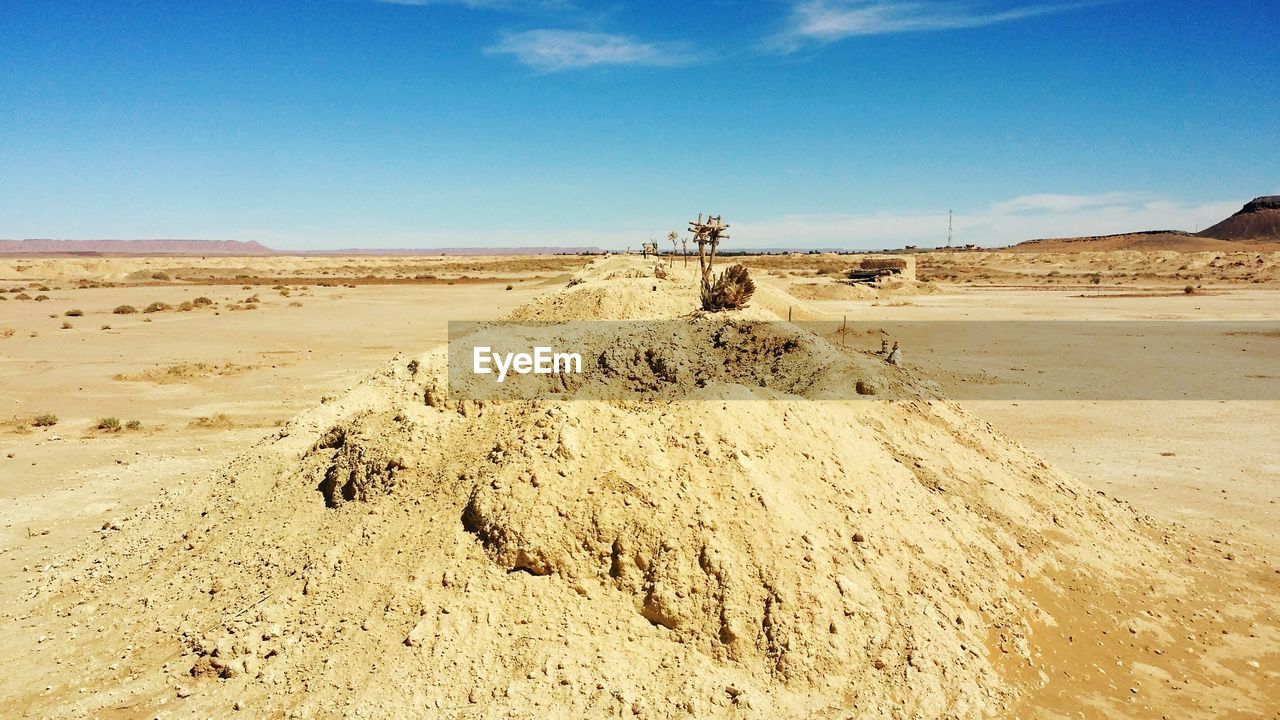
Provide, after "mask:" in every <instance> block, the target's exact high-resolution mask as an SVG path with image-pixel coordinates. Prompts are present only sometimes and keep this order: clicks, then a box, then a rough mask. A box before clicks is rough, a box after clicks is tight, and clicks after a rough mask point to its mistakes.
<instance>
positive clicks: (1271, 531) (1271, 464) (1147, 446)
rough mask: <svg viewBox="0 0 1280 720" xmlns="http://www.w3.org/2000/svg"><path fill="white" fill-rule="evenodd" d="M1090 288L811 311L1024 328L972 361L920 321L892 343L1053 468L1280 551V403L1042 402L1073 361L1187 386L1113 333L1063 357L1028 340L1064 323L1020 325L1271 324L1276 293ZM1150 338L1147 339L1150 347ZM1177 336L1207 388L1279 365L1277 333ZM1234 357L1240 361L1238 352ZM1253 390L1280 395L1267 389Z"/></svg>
mask: <svg viewBox="0 0 1280 720" xmlns="http://www.w3.org/2000/svg"><path fill="white" fill-rule="evenodd" d="M1095 292H1096V291H1093V290H1087V291H1081V290H1044V289H1026V288H1023V289H1015V288H987V289H975V288H966V287H963V286H948V287H946V288H944V290H943V293H942V294H937V295H928V296H916V297H909V298H902V299H898V300H864V301H851V302H839V301H817V302H813V301H811V302H810V304H811V305H813V306H815V307H816V308H818V309H819V310H820V311H822V312H824V313H827V314H829V315H830V316H834V317H844V316H849V317H852V318H860V319H861V320H862V321H866V322H870V321H875V320H884V321H887V322H902V321H905V322H907V323H909V322H911V321H974V320H991V321H996V320H1011V321H1021V322H1020V323H1019V327H1020V328H1025V329H1027V330H1029V331H1030V333H1029V334H1028V336H1026V337H1024V338H1023V339H1022V344H1021V345H1017V344H1006V345H1002V346H997V347H995V348H994V349H993V351H992V353H991V354H990V355H987V356H984V357H982V358H981V359H980V360H978V361H975V362H973V363H971V364H967V363H966V362H965V358H964V357H962V356H961V355H960V354H959V353H958V352H957V351H956V349H955V347H953V346H949V345H948V344H947V343H948V340H953V339H954V338H947V337H938V336H931V335H930V334H929V332H928V331H929V330H931V329H932V328H931V327H930V326H920V327H918V328H917V327H915V326H912V325H909V324H905V325H902V326H897V327H902V328H905V332H904V334H902V335H901V336H899V337H900V339H901V342H902V344H903V347H904V351H905V354H906V357H907V359H908V364H914V365H917V366H918V367H921V368H923V369H926V371H927V372H929V373H930V375H931V376H932V377H934V378H936V379H938V381H939V382H940V384H941V385H942V387H943V389H944V390H945V391H946V392H947V393H948V394H949V395H950V396H952V397H956V398H959V401H960V403H961V404H962V405H964V406H965V407H966V408H968V409H970V410H972V411H973V412H974V413H975V414H977V415H978V416H980V417H982V418H984V419H986V420H988V421H990V422H992V423H993V424H994V425H995V426H996V427H998V428H1000V430H1001V431H1003V432H1005V433H1007V434H1008V435H1009V436H1010V437H1013V438H1015V439H1017V440H1019V441H1020V442H1022V443H1023V444H1025V445H1026V446H1027V447H1029V448H1031V449H1033V450H1034V451H1036V452H1037V453H1040V454H1041V455H1043V456H1045V457H1046V458H1048V459H1049V460H1050V461H1052V462H1053V463H1054V464H1055V465H1057V466H1059V467H1062V468H1064V469H1066V470H1068V471H1070V472H1072V473H1073V474H1075V475H1076V476H1077V477H1080V478H1081V479H1084V480H1086V481H1088V482H1090V483H1091V484H1092V485H1094V486H1095V487H1097V488H1099V489H1102V490H1105V491H1107V492H1109V493H1114V494H1116V495H1118V496H1119V497H1123V498H1125V499H1128V500H1131V501H1133V502H1134V503H1135V504H1136V505H1137V506H1139V507H1141V508H1143V509H1145V510H1147V511H1149V512H1151V513H1153V514H1155V515H1157V516H1159V517H1162V518H1165V519H1168V520H1174V521H1177V522H1182V523H1190V524H1195V525H1198V526H1199V527H1200V528H1202V529H1204V530H1206V531H1207V532H1210V533H1211V534H1213V535H1214V536H1215V537H1223V538H1228V537H1239V538H1242V539H1247V540H1248V541H1250V542H1255V543H1265V544H1268V545H1269V546H1270V547H1272V548H1276V547H1280V505H1277V502H1278V501H1280V462H1278V461H1277V459H1276V455H1275V452H1274V448H1275V447H1276V446H1277V443H1280V402H1278V401H1276V400H1273V399H1262V400H1257V401H1243V400H1228V401H1221V400H1212V399H1208V400H1193V401H1181V400H1175V399H1167V400H1107V399H1099V398H1098V397H1093V398H1090V399H1088V400H1073V399H1063V400H1044V399H1039V398H1043V397H1045V396H1046V395H1048V394H1050V392H1051V391H1053V390H1056V389H1057V388H1058V387H1066V388H1067V389H1068V390H1070V389H1072V388H1071V387H1070V383H1071V380H1072V379H1073V378H1076V377H1078V376H1079V371H1080V368H1081V365H1082V364H1089V365H1092V366H1094V367H1093V369H1092V370H1091V372H1100V373H1102V374H1104V375H1111V376H1114V377H1120V378H1141V379H1142V380H1143V381H1144V382H1146V383H1150V384H1151V385H1152V386H1155V387H1163V388H1169V389H1170V390H1171V391H1176V390H1177V389H1178V388H1179V387H1181V386H1182V385H1183V384H1184V383H1185V382H1187V378H1185V377H1183V376H1182V375H1180V374H1179V372H1178V371H1177V369H1171V368H1168V367H1166V366H1165V365H1164V364H1163V363H1153V362H1151V356H1150V355H1143V354H1134V353H1127V352H1117V351H1116V349H1115V348H1114V347H1111V346H1109V345H1108V342H1107V339H1108V338H1109V337H1111V336H1109V335H1108V336H1103V337H1101V338H1094V339H1092V340H1091V339H1090V338H1087V337H1084V338H1081V342H1080V343H1078V345H1077V346H1076V347H1075V352H1074V353H1073V354H1070V355H1044V354H1040V353H1036V352H1034V351H1033V349H1034V348H1036V347H1037V346H1038V345H1041V344H1045V343H1049V342H1052V341H1054V340H1055V338H1051V337H1049V336H1050V335H1051V334H1052V333H1055V332H1058V331H1060V330H1061V326H1059V325H1057V324H1055V323H1053V322H1045V323H1043V324H1038V323H1034V322H1025V321H1035V320H1046V321H1063V320H1066V321H1077V320H1079V321H1085V320H1087V321H1127V322H1130V323H1132V322H1134V321H1143V320H1159V321H1174V320H1188V321H1191V320H1194V321H1200V322H1205V321H1262V320H1273V319H1274V318H1276V317H1278V316H1280V292H1278V291H1275V290H1266V289H1255V288H1252V287H1250V286H1247V285H1246V286H1238V287H1224V288H1222V289H1221V290H1220V291H1219V292H1218V293H1216V294H1211V295H1197V296H1190V297H1188V296H1184V295H1180V294H1173V295H1158V296H1152V297H1106V296H1095ZM1154 327H1155V328H1157V329H1158V330H1159V331H1160V332H1170V331H1182V330H1184V328H1180V327H1177V326H1176V325H1173V324H1169V325H1165V324H1164V323H1161V324H1160V325H1156V326H1154ZM1036 333H1039V334H1038V335H1037V334H1036ZM895 339H898V338H895ZM1151 339H1152V341H1153V344H1154V343H1155V341H1158V340H1159V339H1160V338H1158V337H1155V336H1152V338H1151ZM1173 340H1176V341H1177V342H1178V347H1179V348H1185V349H1186V350H1187V351H1188V352H1191V353H1195V354H1197V355H1203V357H1204V359H1203V361H1201V362H1202V363H1203V368H1204V373H1205V376H1206V377H1208V378H1210V379H1211V380H1212V381H1213V382H1217V383H1227V382H1231V381H1240V379H1241V378H1243V377H1245V375H1244V374H1245V373H1248V374H1249V375H1251V376H1252V379H1250V380H1248V381H1249V382H1255V383H1256V382H1258V381H1259V376H1260V375H1263V374H1266V373H1267V372H1269V371H1268V369H1269V368H1275V367H1277V363H1280V340H1278V339H1277V338H1275V337H1236V336H1224V335H1222V333H1220V332H1204V333H1193V332H1180V334H1179V335H1178V337H1176V338H1173ZM875 343H876V341H875V340H874V339H872V340H871V341H863V344H864V345H867V346H873V345H874V344H875ZM1242 350H1244V351H1247V353H1246V354H1245V355H1241V351H1242ZM1232 355H1235V356H1241V357H1247V359H1248V361H1249V362H1250V365H1248V366H1246V369H1241V370H1238V374H1237V375H1236V376H1235V377H1233V378H1226V377H1224V376H1223V375H1222V374H1221V373H1222V368H1223V367H1225V366H1228V363H1229V362H1230V361H1234V360H1236V358H1234V357H1231V356H1232ZM1270 374H1271V376H1272V377H1265V378H1261V380H1262V381H1268V382H1270V383H1274V380H1275V379H1274V377H1273V376H1274V375H1275V373H1274V372H1271V373H1270ZM975 378H977V379H980V382H975ZM1003 383H1014V384H1018V385H1020V386H1022V387H1027V388H1028V396H1029V399H1019V400H985V399H982V395H983V393H984V390H986V389H988V388H992V389H998V390H1000V391H1004V390H1005V388H1003V387H998V386H999V385H1000V384H1003ZM993 386H997V387H993ZM1118 392H1122V391H1118ZM1097 395H1099V396H1101V395H1105V393H1098V394H1097ZM1262 395H1263V396H1264V397H1266V398H1275V397H1277V394H1276V390H1275V388H1274V385H1273V384H1272V385H1268V387H1267V392H1265V393H1262Z"/></svg>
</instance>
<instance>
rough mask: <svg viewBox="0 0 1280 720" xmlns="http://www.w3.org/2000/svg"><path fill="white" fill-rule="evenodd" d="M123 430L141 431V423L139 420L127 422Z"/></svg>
mask: <svg viewBox="0 0 1280 720" xmlns="http://www.w3.org/2000/svg"><path fill="white" fill-rule="evenodd" d="M124 429H125V430H141V429H142V421H141V420H130V421H129V422H127V423H125V424H124Z"/></svg>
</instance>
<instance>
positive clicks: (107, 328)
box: [102, 325, 111, 330]
mask: <svg viewBox="0 0 1280 720" xmlns="http://www.w3.org/2000/svg"><path fill="white" fill-rule="evenodd" d="M102 329H103V330H110V329H111V326H110V325H103V326H102Z"/></svg>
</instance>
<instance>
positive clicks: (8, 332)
mask: <svg viewBox="0 0 1280 720" xmlns="http://www.w3.org/2000/svg"><path fill="white" fill-rule="evenodd" d="M13 332H14V330H13V328H4V329H0V337H7V338H8V337H13Z"/></svg>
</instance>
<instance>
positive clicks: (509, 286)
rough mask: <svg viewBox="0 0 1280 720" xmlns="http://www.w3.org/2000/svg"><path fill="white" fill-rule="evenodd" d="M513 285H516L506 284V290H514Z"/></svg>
mask: <svg viewBox="0 0 1280 720" xmlns="http://www.w3.org/2000/svg"><path fill="white" fill-rule="evenodd" d="M515 287H516V286H515V285H508V286H507V289H508V290H514V289H515Z"/></svg>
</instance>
